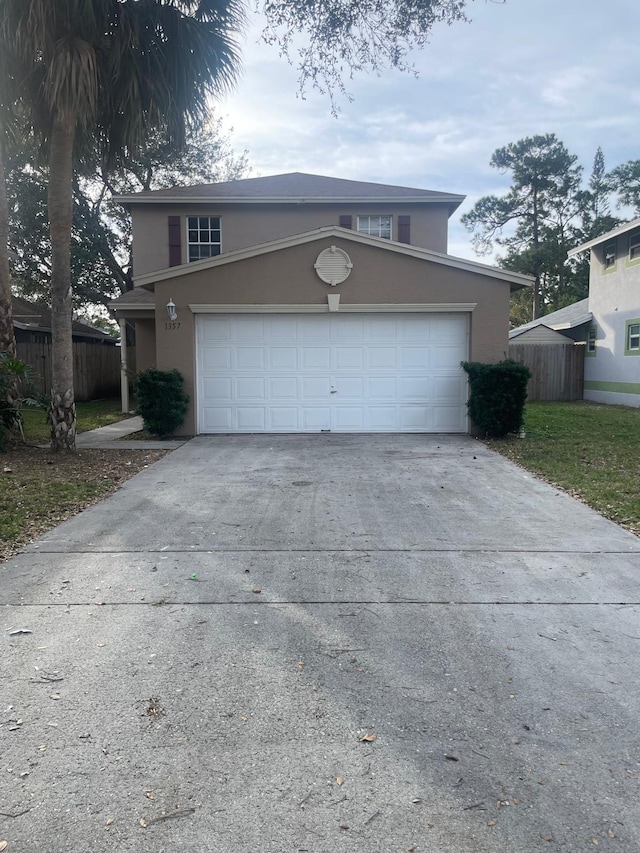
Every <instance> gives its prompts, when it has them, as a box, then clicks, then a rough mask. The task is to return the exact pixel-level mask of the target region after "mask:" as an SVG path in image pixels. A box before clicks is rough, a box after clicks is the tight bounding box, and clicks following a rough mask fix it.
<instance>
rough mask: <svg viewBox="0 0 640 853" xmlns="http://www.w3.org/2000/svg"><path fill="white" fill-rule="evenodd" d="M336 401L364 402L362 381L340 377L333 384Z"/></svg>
mask: <svg viewBox="0 0 640 853" xmlns="http://www.w3.org/2000/svg"><path fill="white" fill-rule="evenodd" d="M332 387H333V388H335V394H336V400H340V401H342V400H362V401H364V400H365V391H364V379H362V378H361V377H344V376H340V377H338V378H337V379H336V381H335V382H334V383H333V386H332Z"/></svg>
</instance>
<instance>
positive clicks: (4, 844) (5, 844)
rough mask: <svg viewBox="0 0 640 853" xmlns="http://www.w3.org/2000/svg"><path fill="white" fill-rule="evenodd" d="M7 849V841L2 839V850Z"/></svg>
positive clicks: (0, 845) (0, 843) (0, 848)
mask: <svg viewBox="0 0 640 853" xmlns="http://www.w3.org/2000/svg"><path fill="white" fill-rule="evenodd" d="M6 849H7V842H6V841H0V851H1V850H6Z"/></svg>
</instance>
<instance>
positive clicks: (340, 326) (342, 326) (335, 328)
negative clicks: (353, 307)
mask: <svg viewBox="0 0 640 853" xmlns="http://www.w3.org/2000/svg"><path fill="white" fill-rule="evenodd" d="M364 336H365V321H364V318H363V317H351V316H348V315H347V316H344V317H343V318H342V319H341V321H340V322H339V323H333V324H332V334H331V339H332V340H333V341H336V342H340V341H349V342H350V343H351V342H354V341H363V340H364Z"/></svg>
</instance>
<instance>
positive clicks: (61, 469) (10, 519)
mask: <svg viewBox="0 0 640 853" xmlns="http://www.w3.org/2000/svg"><path fill="white" fill-rule="evenodd" d="M165 452H166V451H164V450H82V451H81V452H80V453H78V454H75V455H74V454H69V455H66V454H52V453H50V452H49V451H48V450H45V449H42V448H39V447H31V446H25V445H18V446H14V447H12V448H10V450H9V451H8V452H7V453H1V454H0V466H1V467H0V559H4V558H6V557H9V556H11V554H15V553H16V552H17V551H19V550H20V549H21V548H22V547H24V546H25V545H26V544H27V543H29V542H32V541H33V540H34V539H36V538H37V537H38V536H40V535H42V534H43V533H46V532H47V531H48V530H51V528H52V527H55V526H56V524H59V523H60V522H61V521H64V520H65V519H66V518H69V517H71V516H72V515H76V514H77V513H78V512H81V511H82V510H83V509H85V508H86V507H88V506H90V505H91V504H93V503H96V502H97V501H99V500H100V499H101V498H103V497H105V496H106V495H108V494H110V493H111V492H114V491H115V490H116V489H117V488H118V487H119V486H120V485H121V484H122V483H123V482H124V481H125V480H128V479H129V477H132V476H133V475H134V474H137V473H138V471H141V470H142V469H144V468H146V467H148V466H149V465H151V464H153V463H154V462H156V461H157V460H158V459H160V458H161V457H162V456H164V455H165Z"/></svg>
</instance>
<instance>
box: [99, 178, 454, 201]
mask: <svg viewBox="0 0 640 853" xmlns="http://www.w3.org/2000/svg"><path fill="white" fill-rule="evenodd" d="M174 199H176V200H178V199H179V200H183V201H184V200H186V199H190V200H191V199H193V200H195V201H197V200H203V201H205V200H208V199H216V200H219V201H221V200H225V201H234V200H237V201H242V200H252V201H259V200H264V201H274V200H280V201H325V202H328V201H333V200H343V199H352V200H355V199H362V200H370V201H375V200H380V201H383V200H384V201H387V200H391V199H396V200H398V201H442V202H449V204H451V205H452V209H455V208H456V207H458V205H459V204H461V203H462V201H463V200H464V196H463V195H457V194H455V193H444V192H437V191H435V190H423V189H418V188H415V187H399V186H394V185H391V184H375V183H370V182H368V181H349V180H345V179H344V178H329V177H325V176H324V175H309V174H306V173H304V172H290V173H288V174H284V175H270V176H267V177H263V178H242V179H240V180H236V181H226V182H221V183H216V184H198V185H197V186H192V187H170V188H169V189H162V190H149V191H146V192H140V193H132V194H130V195H122V196H116V199H115V200H116V201H120V202H127V203H132V202H144V201H158V202H161V201H170V200H174Z"/></svg>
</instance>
